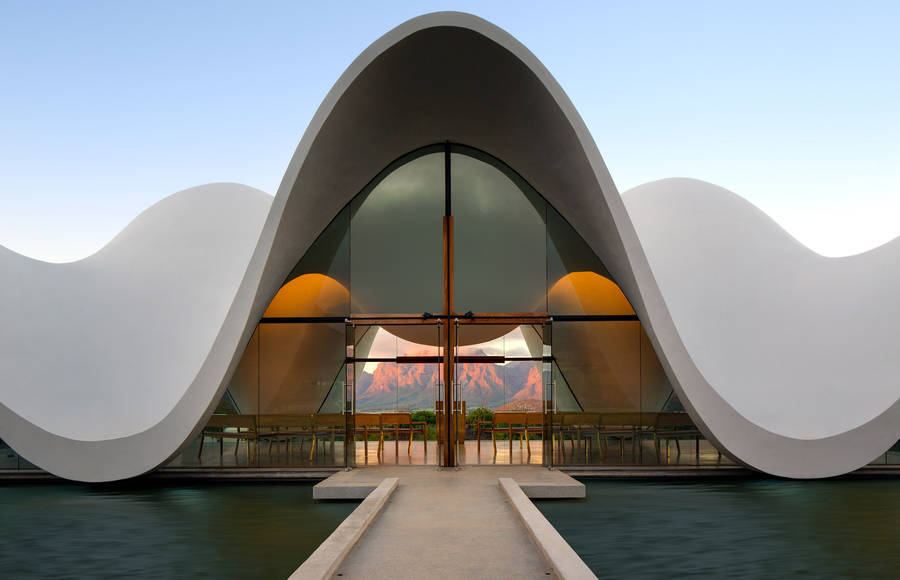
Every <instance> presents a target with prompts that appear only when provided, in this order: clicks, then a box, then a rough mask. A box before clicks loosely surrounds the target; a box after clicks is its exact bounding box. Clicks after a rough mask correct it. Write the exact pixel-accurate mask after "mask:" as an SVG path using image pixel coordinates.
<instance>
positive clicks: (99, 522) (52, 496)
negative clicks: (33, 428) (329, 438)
mask: <svg viewBox="0 0 900 580" xmlns="http://www.w3.org/2000/svg"><path fill="white" fill-rule="evenodd" d="M357 505H358V503H356V502H347V503H345V502H340V503H335V502H327V503H325V502H322V503H316V502H313V500H312V489H311V486H310V485H306V484H296V483H294V484H274V485H273V484H258V483H255V484H246V485H222V484H218V485H202V486H201V485H197V486H164V487H159V486H156V487H121V488H109V487H91V486H78V485H62V484H61V485H28V486H25V485H21V486H0V578H16V579H19V578H124V577H129V578H253V579H256V578H259V579H266V578H279V579H283V578H287V577H288V576H289V575H290V574H291V572H293V571H294V570H295V569H296V568H297V566H299V565H300V564H301V563H302V562H303V560H305V559H306V557H307V556H308V555H309V554H311V553H312V551H313V550H315V549H316V547H317V546H318V545H319V544H320V543H321V542H322V540H324V539H325V538H327V537H328V535H329V534H330V533H331V532H332V531H333V530H334V528H336V527H337V525H338V524H339V523H340V522H341V521H342V520H343V519H344V518H345V517H346V516H347V515H348V514H349V513H350V512H351V511H353V509H354V508H355V507H356V506H357Z"/></svg>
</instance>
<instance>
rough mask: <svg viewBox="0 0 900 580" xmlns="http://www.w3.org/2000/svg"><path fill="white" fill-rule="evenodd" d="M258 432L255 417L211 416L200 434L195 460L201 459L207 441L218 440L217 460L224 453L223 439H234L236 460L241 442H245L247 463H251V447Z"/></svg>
mask: <svg viewBox="0 0 900 580" xmlns="http://www.w3.org/2000/svg"><path fill="white" fill-rule="evenodd" d="M257 436H258V431H257V425H256V415H213V416H211V417H210V418H209V421H207V423H206V427H204V428H203V431H201V432H200V450H199V451H198V452H197V459H202V457H203V442H204V441H205V440H206V439H207V438H209V439H218V440H219V460H220V461H221V459H222V455H223V454H224V452H225V439H234V456H235V458H237V454H238V446H239V445H240V442H241V441H246V442H247V463H250V461H251V447H252V445H253V444H254V443H255V442H256V441H257Z"/></svg>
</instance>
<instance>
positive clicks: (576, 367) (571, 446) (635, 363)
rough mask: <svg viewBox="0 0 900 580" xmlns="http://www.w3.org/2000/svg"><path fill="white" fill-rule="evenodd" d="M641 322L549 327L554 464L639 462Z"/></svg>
mask: <svg viewBox="0 0 900 580" xmlns="http://www.w3.org/2000/svg"><path fill="white" fill-rule="evenodd" d="M640 333H641V329H640V323H639V322H636V321H634V322H632V321H621V322H620V321H616V322H606V321H604V322H557V321H554V323H553V355H554V358H555V360H556V363H557V364H556V365H555V367H556V368H554V382H555V391H554V398H555V404H556V406H557V410H556V412H554V414H553V427H552V429H553V435H554V441H555V445H554V449H553V454H554V462H555V463H559V464H572V463H574V464H580V463H597V462H599V463H604V464H634V463H640V462H641V456H642V448H643V445H645V442H644V425H643V419H642V416H641V335H640Z"/></svg>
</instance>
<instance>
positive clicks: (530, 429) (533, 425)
mask: <svg viewBox="0 0 900 580" xmlns="http://www.w3.org/2000/svg"><path fill="white" fill-rule="evenodd" d="M537 433H540V434H541V439H542V440H543V438H544V414H543V413H537V412H534V411H528V412H526V413H525V447H526V448H527V449H528V455H531V440H530V439H529V438H528V435H530V434H537Z"/></svg>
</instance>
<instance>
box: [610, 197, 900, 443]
mask: <svg viewBox="0 0 900 580" xmlns="http://www.w3.org/2000/svg"><path fill="white" fill-rule="evenodd" d="M623 198H624V201H625V205H626V207H627V208H628V212H629V214H630V217H631V220H632V222H633V223H634V226H635V228H636V230H637V234H638V237H639V238H640V242H641V246H642V247H643V250H644V252H645V253H646V255H647V258H648V260H649V262H650V268H651V269H652V271H653V275H654V277H655V278H656V282H657V283H658V284H659V288H660V291H661V293H662V296H663V298H664V300H665V302H666V306H667V307H668V310H669V313H670V314H671V316H672V320H673V322H674V324H675V326H676V328H677V329H678V332H679V335H680V337H681V340H682V341H683V342H684V346H685V348H686V349H687V351H688V352H689V353H690V355H691V357H692V358H693V360H694V362H695V364H696V365H697V367H698V369H699V370H700V372H701V373H702V374H703V376H704V377H705V378H706V379H707V381H708V382H709V383H710V384H711V385H713V386H714V387H715V389H716V391H717V392H718V393H719V394H720V395H721V396H722V397H723V398H724V399H725V400H726V401H727V402H728V403H729V404H730V405H731V406H733V407H734V408H735V409H737V410H738V411H739V412H740V413H741V414H742V415H743V416H744V417H746V418H747V419H748V420H749V421H752V422H753V423H755V424H756V425H758V426H759V427H761V428H763V429H767V430H769V431H771V432H773V433H776V434H779V435H783V436H785V437H792V438H797V439H821V438H826V437H831V436H834V435H838V434H840V433H843V432H846V431H850V430H852V429H855V428H857V427H859V426H861V425H863V424H865V423H867V422H868V421H871V420H872V419H874V418H875V417H877V416H878V415H880V414H881V413H883V412H884V411H885V410H886V409H888V408H889V407H890V406H891V405H893V404H894V403H896V402H897V399H898V396H900V356H898V354H900V346H898V345H900V324H898V323H900V300H897V296H900V267H898V265H900V239H895V240H893V241H892V242H890V243H888V244H885V245H883V246H881V247H879V248H876V249H874V250H871V251H869V252H866V253H863V254H859V255H855V256H848V257H844V258H827V257H824V256H821V255H820V254H817V253H815V252H813V251H812V250H810V249H808V248H807V247H806V246H804V245H802V244H801V243H800V242H799V241H797V240H795V239H794V238H793V237H791V236H790V234H788V232H786V231H785V230H784V229H782V228H781V227H780V226H779V225H778V224H777V223H776V222H775V221H774V220H772V219H771V218H769V216H767V215H766V214H765V213H763V212H762V211H760V210H759V209H758V208H756V207H755V206H753V205H752V204H750V203H749V202H748V201H746V200H745V199H743V198H741V197H739V196H737V195H735V194H733V193H731V192H729V191H727V190H725V189H722V188H720V187H717V186H715V185H712V184H709V183H705V182H702V181H696V180H692V179H664V180H660V181H655V182H652V183H648V184H645V185H641V186H639V187H636V188H634V189H631V190H629V191H627V192H625V193H624V194H623Z"/></svg>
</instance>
